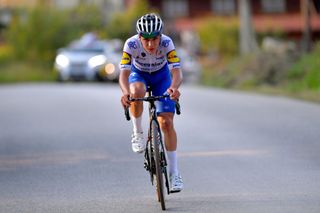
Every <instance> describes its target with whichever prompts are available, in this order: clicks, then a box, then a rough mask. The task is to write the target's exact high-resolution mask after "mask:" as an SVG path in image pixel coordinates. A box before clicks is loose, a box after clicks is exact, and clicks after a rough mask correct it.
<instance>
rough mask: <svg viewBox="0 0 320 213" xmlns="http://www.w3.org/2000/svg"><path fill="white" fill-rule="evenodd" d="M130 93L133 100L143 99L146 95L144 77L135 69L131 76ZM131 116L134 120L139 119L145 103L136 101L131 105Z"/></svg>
mask: <svg viewBox="0 0 320 213" xmlns="http://www.w3.org/2000/svg"><path fill="white" fill-rule="evenodd" d="M129 84H130V93H131V96H132V98H143V97H144V96H145V93H146V81H145V79H144V77H143V75H142V74H141V73H140V72H139V71H138V70H136V68H133V70H132V72H131V74H130V75H129ZM130 112H131V115H132V116H133V117H134V118H139V117H141V115H142V112H143V102H140V101H136V102H133V103H131V107H130Z"/></svg>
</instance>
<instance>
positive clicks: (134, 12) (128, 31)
mask: <svg viewBox="0 0 320 213" xmlns="http://www.w3.org/2000/svg"><path fill="white" fill-rule="evenodd" d="M147 12H149V11H148V2H147V1H146V0H138V1H137V2H136V3H135V4H133V5H132V7H130V8H129V9H128V11H125V12H121V13H117V14H115V15H114V17H113V18H112V20H111V22H110V24H109V25H108V26H107V35H108V37H110V38H120V39H122V40H126V39H127V38H128V37H130V35H133V34H135V32H136V21H137V19H138V18H140V17H141V16H142V15H144V14H145V13H147Z"/></svg>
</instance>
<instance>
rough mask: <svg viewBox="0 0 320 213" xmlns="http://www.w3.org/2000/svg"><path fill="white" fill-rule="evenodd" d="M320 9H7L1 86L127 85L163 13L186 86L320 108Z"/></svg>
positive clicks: (16, 4) (75, 5)
mask: <svg viewBox="0 0 320 213" xmlns="http://www.w3.org/2000/svg"><path fill="white" fill-rule="evenodd" d="M319 10H320V0H254V1H250V0H90V1H89V0H68V1H65V0H0V83H1V84H3V83H17V82H56V81H59V82H74V81H90V82H100V83H101V82H103V83H112V82H117V80H118V75H119V70H118V63H119V61H120V58H121V51H122V45H123V42H124V41H125V40H126V39H127V38H128V37H130V36H132V35H134V34H135V22H136V20H137V18H139V17H140V16H141V15H143V14H145V13H149V12H156V13H158V14H160V16H161V17H162V18H163V20H164V23H165V29H164V30H165V31H164V33H165V34H167V35H169V36H171V37H172V38H173V40H174V41H175V44H176V48H177V51H178V53H179V55H180V58H181V61H182V66H183V72H184V76H185V82H186V83H193V84H202V85H208V86H214V87H222V88H232V89H241V90H251V91H258V92H264V93H269V94H281V95H288V96H294V97H299V98H303V99H307V100H312V101H320V95H319V93H320V43H319V39H320V14H319Z"/></svg>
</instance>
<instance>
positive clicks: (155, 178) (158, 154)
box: [125, 87, 181, 210]
mask: <svg viewBox="0 0 320 213" xmlns="http://www.w3.org/2000/svg"><path fill="white" fill-rule="evenodd" d="M163 98H169V95H161V96H153V95H152V92H151V88H150V87H148V89H147V95H146V97H144V98H132V99H130V101H145V102H149V119H150V125H149V130H148V140H147V142H146V149H145V152H144V158H145V160H144V168H145V169H146V170H147V172H149V174H150V179H151V183H152V185H154V183H155V185H156V191H157V197H158V202H160V204H161V208H162V210H166V205H165V193H164V187H166V189H167V194H168V195H169V194H170V190H169V179H168V173H167V159H166V150H165V147H164V144H163V141H162V135H161V130H160V125H159V122H158V120H157V109H156V105H155V102H156V101H159V100H161V99H163ZM176 113H177V114H178V115H180V113H181V111H180V104H179V102H178V101H177V102H176ZM125 115H126V118H127V120H128V121H129V120H130V114H129V108H125Z"/></svg>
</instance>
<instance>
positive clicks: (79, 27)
mask: <svg viewBox="0 0 320 213" xmlns="http://www.w3.org/2000/svg"><path fill="white" fill-rule="evenodd" d="M102 21H103V17H102V14H101V11H100V9H99V8H97V7H95V6H90V5H80V6H78V7H76V8H74V9H71V10H64V11H62V10H58V9H54V8H51V7H45V6H42V7H36V8H33V9H31V10H21V11H18V12H17V13H16V14H15V15H14V17H13V19H12V22H11V24H10V27H9V30H8V31H7V32H6V40H7V41H8V43H9V45H11V47H12V49H13V54H14V56H15V57H16V58H17V59H20V60H21V59H22V60H30V61H44V62H52V61H53V59H54V57H55V54H56V50H57V49H58V48H60V47H63V46H65V45H66V44H68V43H69V42H70V41H71V40H73V39H75V38H78V37H80V36H81V34H83V33H84V32H87V31H93V30H99V29H100V30H101V29H103V27H102V26H101V24H102Z"/></svg>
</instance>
